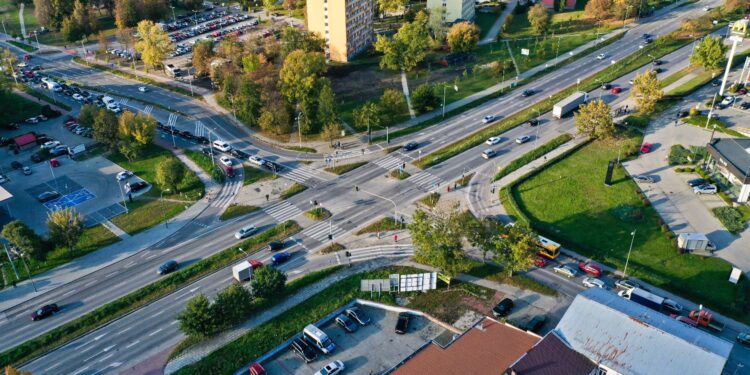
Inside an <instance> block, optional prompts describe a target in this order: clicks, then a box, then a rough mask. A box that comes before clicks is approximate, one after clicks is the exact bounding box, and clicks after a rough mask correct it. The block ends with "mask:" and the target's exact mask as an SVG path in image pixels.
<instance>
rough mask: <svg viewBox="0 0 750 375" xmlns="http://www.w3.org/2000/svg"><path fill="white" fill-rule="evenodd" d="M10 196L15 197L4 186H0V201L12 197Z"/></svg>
mask: <svg viewBox="0 0 750 375" xmlns="http://www.w3.org/2000/svg"><path fill="white" fill-rule="evenodd" d="M10 198H13V194H11V193H9V192H8V191H7V190H5V189H4V188H2V187H0V202H2V201H4V200H6V199H10Z"/></svg>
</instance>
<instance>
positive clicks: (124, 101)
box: [117, 98, 130, 107]
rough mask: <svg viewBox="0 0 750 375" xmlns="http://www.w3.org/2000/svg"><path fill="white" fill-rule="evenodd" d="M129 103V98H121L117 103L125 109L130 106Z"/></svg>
mask: <svg viewBox="0 0 750 375" xmlns="http://www.w3.org/2000/svg"><path fill="white" fill-rule="evenodd" d="M129 101H130V99H128V98H120V100H118V101H117V103H119V104H120V106H121V107H125V106H127V105H128V102H129Z"/></svg>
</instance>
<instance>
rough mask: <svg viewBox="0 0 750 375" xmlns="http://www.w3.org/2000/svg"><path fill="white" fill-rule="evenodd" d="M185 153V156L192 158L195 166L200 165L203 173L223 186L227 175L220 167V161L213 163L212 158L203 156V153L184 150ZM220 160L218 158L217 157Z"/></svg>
mask: <svg viewBox="0 0 750 375" xmlns="http://www.w3.org/2000/svg"><path fill="white" fill-rule="evenodd" d="M182 151H183V152H184V153H185V156H187V157H188V158H190V160H192V161H193V162H194V163H195V164H198V166H199V167H200V168H201V169H202V170H203V172H206V174H207V175H209V176H211V178H213V179H214V181H216V182H218V183H220V184H223V183H224V180H225V179H226V175H225V174H224V171H223V170H222V168H221V167H220V164H219V162H218V160H216V161H211V157H210V156H207V155H205V154H203V153H202V152H198V151H194V150H189V149H185V150H182ZM216 159H218V156H217V157H216Z"/></svg>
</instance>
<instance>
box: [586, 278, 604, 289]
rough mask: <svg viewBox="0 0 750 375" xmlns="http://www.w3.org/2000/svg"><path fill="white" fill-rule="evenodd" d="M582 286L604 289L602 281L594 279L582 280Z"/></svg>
mask: <svg viewBox="0 0 750 375" xmlns="http://www.w3.org/2000/svg"><path fill="white" fill-rule="evenodd" d="M583 286H585V287H587V288H602V289H604V281H601V280H599V279H597V278H596V277H587V278H585V279H583Z"/></svg>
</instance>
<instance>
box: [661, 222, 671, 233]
mask: <svg viewBox="0 0 750 375" xmlns="http://www.w3.org/2000/svg"><path fill="white" fill-rule="evenodd" d="M661 231H662V233H667V232H669V227H668V226H667V224H662V225H661Z"/></svg>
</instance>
